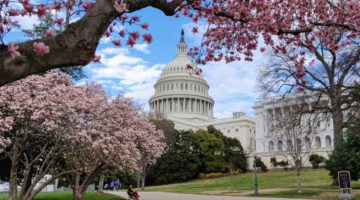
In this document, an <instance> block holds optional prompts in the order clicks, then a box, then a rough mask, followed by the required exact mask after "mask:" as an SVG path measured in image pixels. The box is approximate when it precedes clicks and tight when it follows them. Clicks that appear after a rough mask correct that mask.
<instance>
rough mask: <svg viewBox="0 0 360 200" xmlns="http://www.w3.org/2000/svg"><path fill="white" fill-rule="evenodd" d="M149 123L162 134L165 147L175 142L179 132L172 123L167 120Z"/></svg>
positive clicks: (153, 120) (154, 120) (152, 120)
mask: <svg viewBox="0 0 360 200" xmlns="http://www.w3.org/2000/svg"><path fill="white" fill-rule="evenodd" d="M151 122H152V123H153V124H154V125H155V126H156V128H157V129H159V130H162V131H163V132H164V135H165V142H166V144H167V145H169V144H171V143H173V142H174V141H175V140H176V136H177V134H178V133H179V131H178V130H176V129H175V125H174V122H172V121H170V120H167V119H159V120H156V119H151Z"/></svg>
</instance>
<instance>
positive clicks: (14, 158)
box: [9, 140, 21, 200]
mask: <svg viewBox="0 0 360 200" xmlns="http://www.w3.org/2000/svg"><path fill="white" fill-rule="evenodd" d="M19 145H20V144H19V142H18V141H17V140H16V142H15V144H14V150H13V153H12V155H11V158H10V159H11V170H10V180H9V200H16V199H17V178H18V176H17V172H18V167H19V158H20V154H21V152H20V149H19Z"/></svg>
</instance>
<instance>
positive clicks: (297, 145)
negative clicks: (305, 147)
mask: <svg viewBox="0 0 360 200" xmlns="http://www.w3.org/2000/svg"><path fill="white" fill-rule="evenodd" d="M296 148H297V149H296V150H297V152H301V149H302V146H301V140H300V139H299V138H298V139H296Z"/></svg>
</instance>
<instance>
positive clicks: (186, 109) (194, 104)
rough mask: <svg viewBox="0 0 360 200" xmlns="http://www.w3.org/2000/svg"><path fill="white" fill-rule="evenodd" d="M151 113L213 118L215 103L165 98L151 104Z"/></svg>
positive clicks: (192, 99)
mask: <svg viewBox="0 0 360 200" xmlns="http://www.w3.org/2000/svg"><path fill="white" fill-rule="evenodd" d="M150 105H151V108H150V109H151V112H152V113H153V114H155V115H156V116H157V115H160V114H164V113H171V112H176V113H195V114H201V115H206V116H213V103H212V102H209V101H206V100H203V99H197V98H186V97H184V98H182V97H173V98H163V99H157V100H154V101H151V102H150Z"/></svg>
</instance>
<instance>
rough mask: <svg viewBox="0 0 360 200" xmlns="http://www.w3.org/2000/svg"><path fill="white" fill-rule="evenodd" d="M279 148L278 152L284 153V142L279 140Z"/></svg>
mask: <svg viewBox="0 0 360 200" xmlns="http://www.w3.org/2000/svg"><path fill="white" fill-rule="evenodd" d="M277 148H278V151H283V141H282V140H279V141H278V146H277Z"/></svg>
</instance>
